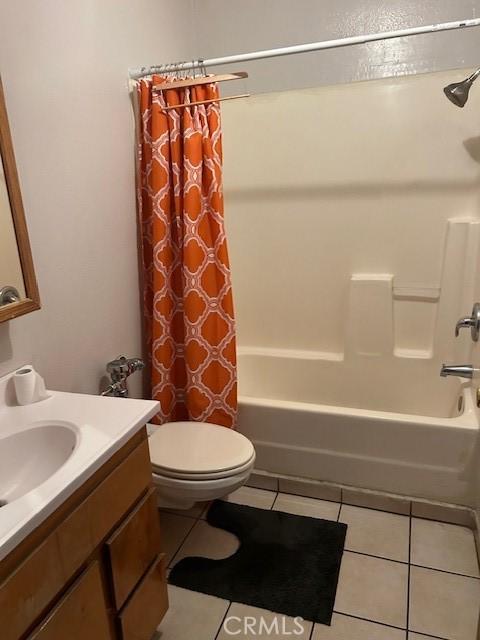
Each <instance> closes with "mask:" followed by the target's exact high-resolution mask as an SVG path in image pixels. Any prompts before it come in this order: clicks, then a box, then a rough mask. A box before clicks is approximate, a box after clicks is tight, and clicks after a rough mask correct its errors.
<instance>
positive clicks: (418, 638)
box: [408, 631, 434, 640]
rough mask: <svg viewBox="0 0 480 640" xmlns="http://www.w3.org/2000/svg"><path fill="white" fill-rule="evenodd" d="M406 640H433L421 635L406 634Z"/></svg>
mask: <svg viewBox="0 0 480 640" xmlns="http://www.w3.org/2000/svg"><path fill="white" fill-rule="evenodd" d="M408 640H434V638H433V636H422V634H421V633H412V632H411V631H409V632H408Z"/></svg>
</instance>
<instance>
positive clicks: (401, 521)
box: [339, 504, 410, 562]
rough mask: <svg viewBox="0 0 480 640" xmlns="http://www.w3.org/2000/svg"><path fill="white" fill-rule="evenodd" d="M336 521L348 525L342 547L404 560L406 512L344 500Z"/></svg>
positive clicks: (407, 542)
mask: <svg viewBox="0 0 480 640" xmlns="http://www.w3.org/2000/svg"><path fill="white" fill-rule="evenodd" d="M339 522H345V523H346V524H347V525H348V529H347V538H346V541H345V549H348V550H349V551H358V552H359V553H368V554H370V555H373V556H380V557H382V558H388V559H390V560H399V561H400V562H408V544H409V536H410V533H409V530H410V519H409V517H408V516H400V515H396V514H394V513H386V512H385V511H374V510H373V509H363V508H362V507H351V506H349V505H345V504H344V505H342V508H341V510H340V518H339Z"/></svg>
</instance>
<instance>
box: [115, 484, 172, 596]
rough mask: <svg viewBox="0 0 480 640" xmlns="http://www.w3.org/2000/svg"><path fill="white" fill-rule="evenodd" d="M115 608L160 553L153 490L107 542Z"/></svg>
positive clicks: (157, 518) (158, 527) (157, 520)
mask: <svg viewBox="0 0 480 640" xmlns="http://www.w3.org/2000/svg"><path fill="white" fill-rule="evenodd" d="M107 549H108V557H109V563H110V572H111V578H112V585H113V592H114V596H115V605H116V608H117V609H121V607H122V605H123V604H124V602H125V600H126V599H127V598H128V596H129V595H130V592H131V591H132V590H133V588H134V587H135V585H136V584H137V582H138V581H139V580H140V578H141V577H142V576H143V574H144V573H145V571H146V570H147V569H148V567H149V566H150V565H151V564H152V562H153V560H154V559H155V558H156V557H157V555H158V554H159V553H160V550H161V549H160V523H159V517H158V508H157V496H156V491H155V489H153V488H152V489H150V491H149V492H148V493H147V495H146V496H145V498H143V500H142V501H141V502H140V504H138V506H137V507H135V509H134V510H133V511H132V512H131V513H130V514H129V515H128V517H127V518H126V519H125V520H124V521H123V523H122V524H121V525H120V527H119V528H118V529H117V530H116V531H115V533H114V534H113V536H112V537H111V538H110V539H109V540H108V541H107Z"/></svg>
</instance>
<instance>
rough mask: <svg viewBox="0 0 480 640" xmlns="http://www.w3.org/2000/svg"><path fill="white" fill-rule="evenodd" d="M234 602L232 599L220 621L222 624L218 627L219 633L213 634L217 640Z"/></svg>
mask: <svg viewBox="0 0 480 640" xmlns="http://www.w3.org/2000/svg"><path fill="white" fill-rule="evenodd" d="M232 604H233V602H231V601H230V602H229V603H228V607H227V610H226V611H225V614H224V616H223V618H222V621H221V622H220V626H219V627H218V629H217V633H216V634H215V635H214V636H213V638H214V640H217V638H218V635H219V633H220V631H221V630H222V627H223V624H224V622H225V619H226V617H227V615H228V612H229V611H230V607H231V606H232Z"/></svg>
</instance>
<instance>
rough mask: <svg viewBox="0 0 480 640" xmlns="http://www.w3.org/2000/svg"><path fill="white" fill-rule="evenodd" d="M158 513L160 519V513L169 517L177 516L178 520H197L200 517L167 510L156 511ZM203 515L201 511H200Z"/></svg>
mask: <svg viewBox="0 0 480 640" xmlns="http://www.w3.org/2000/svg"><path fill="white" fill-rule="evenodd" d="M158 510H159V511H160V517H161V515H162V513H168V514H169V515H171V516H178V517H179V518H188V519H189V520H198V519H199V517H200V516H191V515H190V514H188V513H178V512H177V511H170V510H169V509H161V508H159V509H158ZM202 513H203V511H202Z"/></svg>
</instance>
